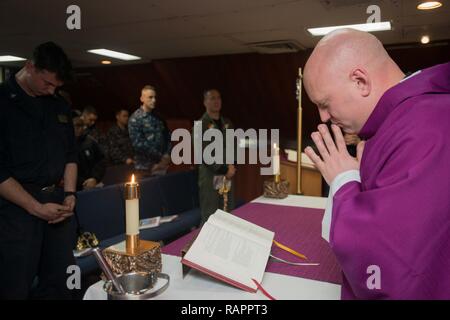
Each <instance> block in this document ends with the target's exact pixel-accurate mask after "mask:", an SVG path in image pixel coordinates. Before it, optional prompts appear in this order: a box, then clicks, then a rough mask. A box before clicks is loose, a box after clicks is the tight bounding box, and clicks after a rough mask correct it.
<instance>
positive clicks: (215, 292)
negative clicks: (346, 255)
mask: <svg viewBox="0 0 450 320" xmlns="http://www.w3.org/2000/svg"><path fill="white" fill-rule="evenodd" d="M325 203H326V199H325V198H321V197H309V196H296V195H289V196H288V197H287V198H285V199H267V198H263V197H259V198H257V199H255V200H254V201H252V202H250V203H248V204H246V205H244V206H242V207H241V208H239V209H237V210H235V212H234V213H235V214H236V215H238V216H240V217H241V218H244V219H248V220H249V221H252V222H254V223H257V224H259V225H261V226H263V227H265V228H269V229H271V230H273V231H274V232H275V240H277V241H280V242H282V243H284V244H286V245H288V246H290V247H291V248H293V249H295V250H298V251H299V252H301V253H303V254H305V255H306V256H307V257H308V259H309V261H311V262H317V263H319V264H320V265H319V266H292V265H287V264H283V263H280V262H276V261H272V260H269V262H268V264H267V268H266V272H265V274H264V278H263V281H262V283H261V285H262V286H263V287H264V289H265V290H266V291H267V292H269V293H270V295H272V296H273V297H274V298H275V299H281V300H299V299H312V300H317V299H326V300H330V299H339V298H340V290H341V289H340V282H341V270H340V267H339V265H338V263H337V261H336V259H335V257H334V254H333V253H332V251H331V249H330V247H329V245H328V243H327V242H326V241H324V240H323V239H322V238H321V235H320V233H321V228H320V225H321V220H322V216H323V211H324V210H323V209H324V208H325ZM196 232H198V230H194V231H193V232H192V233H189V234H187V235H185V236H184V237H182V238H180V239H178V240H176V241H174V242H172V243H170V244H168V245H167V246H165V247H163V248H162V252H163V254H162V272H163V273H166V274H168V275H169V276H170V285H169V288H168V289H167V290H166V291H164V292H163V293H162V294H161V295H160V296H157V297H156V298H154V299H155V300H158V299H160V300H260V299H262V300H266V299H267V297H266V296H265V295H264V294H263V293H261V291H260V290H258V291H257V292H256V293H249V292H246V291H243V290H241V289H238V288H236V287H232V286H230V285H228V284H226V283H224V282H221V281H218V280H216V279H214V278H211V277H209V276H207V275H205V274H203V273H200V272H198V271H196V270H191V271H189V273H188V274H187V275H186V276H185V277H183V273H182V264H181V262H180V260H181V257H180V255H181V249H182V248H183V247H184V245H185V244H186V243H187V242H188V241H189V240H190V239H191V238H192V237H193V236H194V235H195V234H196ZM273 250H274V252H275V251H276V248H275V247H274V248H273ZM275 253H276V254H277V256H280V257H282V258H284V259H286V260H291V261H294V260H295V259H296V257H295V256H292V255H290V254H289V253H287V252H284V253H283V252H281V251H277V252H275ZM297 260H298V259H297ZM103 284H104V283H103V281H99V282H97V283H95V284H94V285H92V286H91V287H89V288H88V290H87V291H86V293H85V296H84V299H85V300H104V299H106V293H105V291H104V290H103Z"/></svg>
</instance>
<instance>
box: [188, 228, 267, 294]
mask: <svg viewBox="0 0 450 320" xmlns="http://www.w3.org/2000/svg"><path fill="white" fill-rule="evenodd" d="M269 254H270V247H267V246H263V245H261V244H259V243H258V242H254V241H252V240H249V239H248V238H246V237H242V236H241V235H239V234H237V233H234V232H230V231H228V230H226V229H224V228H221V227H218V226H216V225H213V224H211V223H208V222H207V223H205V224H204V225H203V227H202V230H201V232H200V233H199V235H198V236H197V239H196V240H195V241H194V243H193V244H192V246H191V247H190V249H189V250H188V252H187V253H186V255H185V256H184V259H185V260H187V261H190V262H192V263H195V264H197V265H199V266H201V267H203V268H205V269H208V270H210V271H213V272H215V273H217V274H219V275H221V276H224V277H226V278H229V279H232V280H234V281H236V282H239V283H241V284H244V285H246V286H248V287H250V288H254V289H255V290H256V285H255V283H254V282H253V281H252V278H253V279H255V280H257V281H259V282H261V281H262V278H263V275H264V270H265V268H266V264H267V261H268V258H269Z"/></svg>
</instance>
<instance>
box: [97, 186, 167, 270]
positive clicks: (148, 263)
mask: <svg viewBox="0 0 450 320" xmlns="http://www.w3.org/2000/svg"><path fill="white" fill-rule="evenodd" d="M139 193H140V192H139V184H137V183H126V184H125V200H135V199H139ZM103 256H104V257H105V259H106V260H107V261H108V263H109V265H110V266H111V269H112V270H113V272H114V273H115V274H117V275H120V274H124V273H129V272H156V273H159V272H161V268H162V264H161V245H160V244H159V243H158V242H154V241H146V240H140V239H139V234H136V235H126V240H125V242H121V243H119V244H117V245H113V246H111V247H108V248H106V249H104V250H103Z"/></svg>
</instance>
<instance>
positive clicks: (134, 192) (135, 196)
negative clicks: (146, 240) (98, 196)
mask: <svg viewBox="0 0 450 320" xmlns="http://www.w3.org/2000/svg"><path fill="white" fill-rule="evenodd" d="M124 191H125V194H124V198H125V201H130V200H137V201H138V204H139V197H140V188H139V183H136V182H134V181H132V182H127V183H125V190H124ZM126 214H128V212H127V213H126ZM138 228H139V209H138ZM127 229H128V226H127ZM138 230H139V229H138ZM137 232H138V233H137V234H128V232H127V235H126V239H125V242H126V251H127V253H128V254H130V255H135V254H136V253H137V251H138V249H139V231H137Z"/></svg>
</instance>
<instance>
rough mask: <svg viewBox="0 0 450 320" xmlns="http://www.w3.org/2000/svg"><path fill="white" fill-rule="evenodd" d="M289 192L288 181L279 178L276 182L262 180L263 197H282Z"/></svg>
mask: <svg viewBox="0 0 450 320" xmlns="http://www.w3.org/2000/svg"><path fill="white" fill-rule="evenodd" d="M288 194H289V181H286V180H281V179H280V181H279V182H276V181H274V180H266V181H264V197H266V198H276V199H283V198H286V197H287V196H288Z"/></svg>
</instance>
